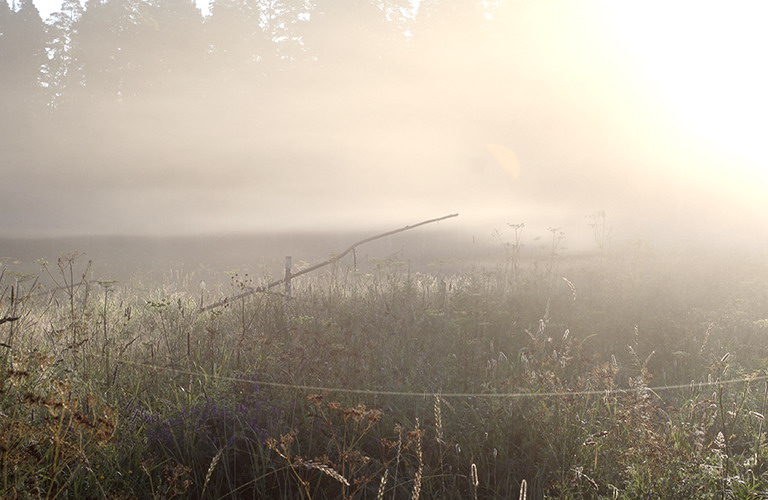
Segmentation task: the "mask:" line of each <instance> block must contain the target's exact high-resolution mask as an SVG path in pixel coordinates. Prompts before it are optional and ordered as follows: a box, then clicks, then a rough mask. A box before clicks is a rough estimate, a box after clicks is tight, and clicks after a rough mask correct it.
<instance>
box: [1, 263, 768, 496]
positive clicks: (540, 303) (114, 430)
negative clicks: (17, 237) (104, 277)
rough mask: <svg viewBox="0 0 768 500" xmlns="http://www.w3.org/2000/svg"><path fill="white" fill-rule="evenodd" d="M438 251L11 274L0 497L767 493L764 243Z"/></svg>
mask: <svg viewBox="0 0 768 500" xmlns="http://www.w3.org/2000/svg"><path fill="white" fill-rule="evenodd" d="M433 271H434V272H430V273H417V272H412V271H411V270H410V269H409V266H408V265H407V264H405V263H402V262H396V261H386V262H382V263H379V264H378V265H376V266H374V268H373V269H372V270H371V272H369V273H365V274H363V273H356V272H353V271H351V270H350V269H349V266H348V265H347V263H344V264H343V265H338V266H337V267H334V268H327V269H325V270H321V271H318V272H317V273H316V274H313V275H308V277H302V278H300V279H297V280H295V282H294V283H293V298H292V299H291V300H288V299H286V298H285V297H283V296H281V295H279V294H257V295H253V296H251V297H248V298H245V299H242V300H240V301H237V302H235V303H233V304H230V305H228V306H227V307H224V308H220V309H215V310H211V311H207V312H202V313H201V312H199V309H200V306H201V305H205V304H209V303H211V302H213V301H215V300H217V299H219V298H220V297H221V296H223V295H229V294H232V293H236V292H237V291H239V290H241V289H244V288H247V287H249V286H252V285H254V284H258V283H252V282H251V281H250V280H251V278H249V277H247V276H238V275H233V276H232V279H231V282H230V283H228V284H227V285H226V286H223V287H219V288H217V287H213V286H208V287H204V286H202V285H201V283H200V282H199V280H197V279H196V278H195V276H194V275H193V274H187V275H181V274H180V273H176V274H173V273H172V276H165V277H163V278H162V279H160V278H158V280H157V282H156V283H141V282H138V281H136V282H131V283H116V282H106V281H97V280H95V279H93V277H92V276H90V272H89V270H88V264H87V262H84V261H83V260H82V259H78V258H77V257H76V256H74V255H70V256H64V257H63V258H62V259H61V260H60V261H59V262H58V264H52V265H46V266H45V267H44V268H43V270H42V273H41V277H40V280H38V279H36V278H34V277H30V276H22V275H17V274H14V273H12V272H10V271H6V272H4V273H3V274H2V276H1V277H0V318H5V319H6V321H5V322H4V323H2V324H0V342H2V346H0V355H2V359H3V362H4V367H3V370H2V373H0V390H1V391H2V392H1V393H0V463H1V466H0V467H1V469H2V470H1V474H2V477H0V491H1V492H2V494H0V497H2V498H110V499H112V498H123V499H130V498H141V499H144V498H153V499H170V498H193V499H197V498H286V499H288V498H291V499H293V498H315V499H321V498H355V499H400V498H404V499H405V498H407V499H417V498H445V499H450V498H456V499H459V498H461V499H466V498H470V499H471V498H611V499H617V498H681V499H682V498H764V497H765V495H766V492H768V450H767V449H766V446H765V444H766V443H765V440H766V437H765V434H766V433H765V417H764V415H765V413H766V402H767V400H768V383H767V381H766V378H765V375H766V373H767V372H766V366H767V365H766V360H767V359H768V266H766V262H765V261H764V260H763V261H754V260H748V259H740V258H736V257H733V258H728V259H715V258H703V257H702V258H692V257H681V256H678V257H675V256H666V257H663V258H661V257H658V256H653V255H650V254H641V253H637V252H635V253H628V254H625V255H622V256H605V257H593V258H585V259H575V258H574V259H571V260H566V261H559V262H558V261H556V259H555V258H554V255H553V256H552V258H551V259H547V258H543V259H542V260H541V261H531V262H525V263H518V262H517V261H515V262H514V263H510V262H507V263H506V265H500V266H498V267H494V268H492V269H489V270H483V269H479V268H475V269H468V270H466V271H463V272H461V273H455V274H454V273H448V272H446V271H441V270H440V268H439V267H436V268H435V269H434V270H433ZM81 277H82V278H83V279H82V280H81ZM55 282H58V284H59V285H61V286H62V287H63V288H59V289H55V285H54V283H55ZM42 283H48V284H46V285H43V284H42ZM16 318H17V319H16ZM670 386H672V387H670ZM322 388H326V389H322ZM332 388H335V389H360V390H363V392H345V391H336V390H331V389H332ZM574 392H577V393H578V394H572V393H574ZM456 393H461V394H460V395H457V394H456Z"/></svg>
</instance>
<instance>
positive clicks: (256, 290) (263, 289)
mask: <svg viewBox="0 0 768 500" xmlns="http://www.w3.org/2000/svg"><path fill="white" fill-rule="evenodd" d="M458 216H459V214H451V215H445V216H443V217H438V218H437V219H430V220H425V221H424V222H419V223H418V224H413V225H410V226H405V227H401V228H400V229H395V230H393V231H388V232H386V233H382V234H378V235H376V236H371V237H370V238H366V239H364V240H360V241H358V242H357V243H355V244H353V245H351V246H350V247H349V248H347V249H346V250H344V251H343V252H341V253H340V254H337V255H334V256H333V257H331V258H330V259H328V260H325V261H323V262H320V263H319V264H315V265H314V266H310V267H308V268H306V269H302V270H301V271H298V272H296V273H293V274H291V275H290V277H288V278H283V279H279V280H277V281H273V282H271V283H268V284H266V285H263V286H260V287H257V288H251V289H249V290H246V291H244V292H242V293H239V294H237V295H232V296H231V297H227V298H225V299H223V300H220V301H219V302H216V303H214V304H211V305H208V306H205V307H203V308H201V309H200V312H205V311H209V310H211V309H216V308H217V307H222V306H225V305H227V304H229V303H230V302H232V301H235V300H238V299H242V298H243V297H248V296H250V295H253V294H255V293H263V292H266V291H267V290H269V289H270V288H274V287H276V286H279V285H281V284H283V283H285V282H286V280H289V279H290V280H292V279H293V278H296V277H298V276H301V275H302V274H307V273H311V272H312V271H316V270H318V269H320V268H321V267H325V266H327V265H329V264H333V263H334V262H337V261H338V260H340V259H342V258H344V256H346V255H347V254H348V253H349V252H351V251H352V250H354V249H355V248H357V247H359V246H360V245H363V244H365V243H369V242H371V241H374V240H378V239H380V238H386V237H387V236H392V235H393V234H397V233H402V232H403V231H408V230H410V229H415V228H417V227H420V226H425V225H427V224H432V223H433V222H440V221H443V220H446V219H450V218H453V217H458Z"/></svg>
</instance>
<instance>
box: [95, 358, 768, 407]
mask: <svg viewBox="0 0 768 500" xmlns="http://www.w3.org/2000/svg"><path fill="white" fill-rule="evenodd" d="M96 357H100V355H98V354H97V355H96ZM114 362H115V363H118V364H122V365H127V366H135V367H140V368H150V369H154V370H162V371H168V372H173V373H177V374H179V375H189V376H196V377H202V378H211V379H216V380H223V381H228V382H237V383H250V384H254V385H260V386H264V387H276V388H281V389H293V390H297V391H306V392H318V393H323V392H333V393H342V394H359V395H366V396H393V397H423V398H435V397H440V398H457V399H460V398H464V399H469V398H478V399H479V398H483V399H524V398H525V399H529V398H559V397H587V396H606V395H611V394H637V393H643V392H651V393H659V392H666V391H676V390H683V389H690V390H694V389H696V388H698V389H702V388H704V387H712V386H724V385H736V384H749V383H753V382H760V381H768V375H759V376H755V377H744V378H738V379H728V380H719V379H716V380H712V381H707V382H690V383H687V384H672V385H660V386H655V387H642V386H641V387H628V388H616V389H601V390H585V391H543V392H506V393H487V392H477V393H475V392H442V391H438V392H434V391H424V392H418V391H391V390H375V389H353V388H346V387H328V386H320V385H305V384H289V383H284V382H270V381H266V380H257V379H249V378H240V377H232V376H226V375H215V374H208V373H204V372H197V371H193V370H185V369H182V368H175V367H172V366H160V365H155V364H150V363H141V362H136V361H128V360H114Z"/></svg>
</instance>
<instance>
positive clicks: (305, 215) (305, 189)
mask: <svg viewBox="0 0 768 500" xmlns="http://www.w3.org/2000/svg"><path fill="white" fill-rule="evenodd" d="M36 5H37V9H40V10H41V11H43V12H44V13H45V14H47V13H48V12H49V11H51V9H53V8H54V7H51V5H50V4H46V3H42V2H36ZM17 8H18V9H19V10H18V12H17V13H12V12H11V9H6V8H5V4H4V3H2V0H0V33H2V36H0V78H2V82H3V83H2V88H3V91H2V96H1V97H0V101H1V102H0V106H1V107H2V108H1V109H0V116H2V118H0V129H1V130H0V151H2V153H0V154H1V155H2V156H1V157H0V161H1V163H0V168H2V182H0V235H2V236H5V237H29V236H35V237H40V236H70V235H99V234H133V235H157V234H205V233H235V232H251V231H317V230H325V229H329V230H339V229H344V230H361V229H362V230H369V229H370V230H377V229H379V228H385V229H386V228H389V227H396V226H399V225H402V224H405V223H409V222H417V221H419V220H422V219H425V218H429V217H434V216H439V215H444V214H447V213H453V212H459V213H461V218H460V219H459V221H456V222H452V224H455V225H456V227H457V228H459V229H465V230H470V229H471V230H472V231H480V232H482V234H488V233H489V232H490V231H491V230H492V229H494V228H498V227H504V226H505V224H506V223H507V222H512V223H517V222H525V223H526V226H527V227H530V228H534V229H532V231H534V232H538V233H537V234H546V227H547V226H560V227H563V228H564V230H565V231H566V232H569V233H571V234H574V233H584V234H586V236H587V237H589V234H588V232H589V228H588V227H587V221H586V220H585V215H587V214H590V213H593V212H594V211H595V210H598V209H604V210H606V211H607V213H608V215H609V218H610V220H611V222H612V224H613V225H614V227H615V233H614V238H615V239H616V240H620V241H626V240H629V239H645V240H654V239H656V240H660V241H672V240H686V241H696V242H712V241H723V240H730V239H734V240H735V241H744V242H747V241H754V239H755V238H757V239H759V240H760V241H764V239H765V234H764V233H765V231H762V230H760V229H759V228H761V227H762V217H763V214H764V213H765V211H766V209H768V202H766V197H765V196H764V192H765V188H766V186H768V173H766V172H767V171H768V169H766V166H767V165H766V158H768V156H766V153H765V149H764V145H763V142H764V137H765V136H766V125H765V119H764V117H765V116H766V113H768V100H767V99H766V95H765V90H764V89H765V88H768V85H766V84H768V81H767V80H768V77H767V76H766V73H765V70H764V68H763V65H760V64H759V63H758V61H759V60H760V52H761V50H762V48H763V47H765V46H766V43H768V33H766V32H765V30H764V29H763V28H762V27H761V26H760V25H759V22H760V21H761V20H762V19H765V15H766V14H768V12H767V10H768V7H765V6H764V5H762V4H758V3H740V4H738V5H730V6H725V5H724V4H701V3H695V2H677V3H675V4H674V5H669V4H667V3H662V2H644V3H643V4H642V5H636V6H629V5H628V4H624V3H616V2H609V1H596V0H595V1H588V2H561V3H545V2H532V1H531V2H526V1H523V2H513V1H498V2H451V1H437V0H432V1H426V0H425V1H422V2H417V3H415V4H414V5H411V2H409V1H405V0H402V1H397V0H386V1H377V2H359V1H345V2H343V1H338V0H319V1H316V2H305V1H296V0H284V1H266V0H261V1H258V2H245V1H242V2H241V1H238V0H214V1H213V2H212V3H211V9H210V13H211V14H210V15H205V16H204V15H202V13H201V12H200V10H199V9H198V8H195V7H194V6H193V5H192V4H191V3H188V2H185V1H181V0H178V1H177V0H157V1H154V2H145V1H139V0H106V1H96V0H91V1H89V2H88V3H87V4H86V9H85V11H84V12H83V10H82V8H81V7H80V6H79V4H78V3H77V0H68V1H67V2H65V5H64V10H63V12H62V13H58V14H57V13H55V12H54V14H53V15H52V17H48V18H47V19H48V21H47V23H46V24H45V26H43V25H42V23H41V22H38V21H37V20H36V19H35V15H36V10H35V6H34V5H33V4H32V3H31V0H23V1H20V2H18V5H17ZM56 8H58V7H56ZM574 236H575V239H578V237H576V235H575V234H574Z"/></svg>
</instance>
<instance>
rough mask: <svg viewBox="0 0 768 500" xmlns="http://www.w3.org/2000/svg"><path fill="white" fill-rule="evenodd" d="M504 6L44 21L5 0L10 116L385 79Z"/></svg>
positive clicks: (166, 12)
mask: <svg viewBox="0 0 768 500" xmlns="http://www.w3.org/2000/svg"><path fill="white" fill-rule="evenodd" d="M482 4H486V3H485V2H482ZM492 10H493V9H492V8H491V7H488V6H487V5H486V6H485V7H483V6H482V5H481V3H480V2H477V3H475V4H473V3H472V2H464V1H460V2H457V1H455V0H442V1H441V0H433V1H423V2H421V4H420V6H419V7H418V8H417V9H414V7H413V6H412V5H411V2H410V1H408V0H376V1H373V0H318V1H308V0H212V1H211V4H210V14H208V15H204V14H203V13H202V12H201V11H200V9H198V8H197V7H196V6H195V4H194V2H192V1H190V0H87V2H86V4H85V6H82V5H81V4H80V2H79V1H78V0H64V2H63V4H62V6H61V9H60V10H59V11H58V12H55V13H53V14H52V15H51V16H50V17H49V18H48V19H47V20H45V21H43V20H42V19H41V18H40V14H39V11H38V10H37V8H36V7H35V5H34V3H33V1H32V0H20V2H19V3H18V6H17V8H16V10H15V11H14V10H13V9H12V8H11V7H10V6H9V5H8V4H7V3H6V2H5V0H3V1H0V78H2V80H1V83H0V88H2V96H1V97H0V99H1V100H2V112H3V116H4V117H5V118H4V119H3V123H4V124H8V123H9V121H10V120H8V117H11V116H13V117H15V118H16V119H24V117H29V116H31V115H32V114H34V113H39V112H41V111H48V112H50V111H51V110H55V111H56V112H57V113H67V112H72V111H73V110H77V112H78V113H81V112H83V110H84V109H87V108H93V109H96V110H98V112H100V113H104V112H106V111H108V110H109V109H110V108H115V107H119V108H122V109H123V111H125V110H127V109H130V108H131V107H135V106H137V105H139V106H146V105H148V104H151V105H152V106H167V105H168V103H167V102H166V103H163V102H162V101H165V100H166V99H181V100H184V101H187V102H188V100H189V99H192V100H194V102H196V103H197V105H198V106H199V105H205V104H204V103H206V102H207V103H210V102H211V101H212V100H213V101H216V105H217V106H218V105H221V104H222V101H232V100H234V101H235V102H237V100H238V97H242V94H243V93H245V94H247V95H249V96H254V95H257V94H258V91H259V90H260V89H261V90H273V91H277V92H279V93H285V90H286V86H289V87H290V86H296V87H298V88H299V89H301V88H303V87H310V88H315V89H320V90H323V89H325V90H332V89H334V88H337V89H338V88H339V87H348V88H363V87H380V86H381V85H382V82H386V81H387V80H389V79H393V78H394V79H397V78H398V77H401V76H402V74H398V73H400V72H403V71H409V70H414V69H415V68H413V67H411V68H409V67H408V65H418V64H429V61H428V57H431V56H432V49H433V48H434V47H437V46H440V45H441V44H442V42H441V41H440V40H439V38H441V37H445V36H448V37H465V36H466V34H467V30H468V29H469V28H470V27H471V25H472V24H475V25H476V27H477V25H479V24H489V23H487V22H486V21H487V19H486V18H487V17H488V16H489V14H490V12H491V11H492ZM457 21H459V22H457ZM446 26H451V29H444V27H446ZM457 30H460V32H459V31H457ZM451 31H453V32H451ZM468 41H469V42H470V43H471V37H469V38H468ZM420 50H423V52H424V54H423V55H425V56H426V59H420V57H419V52H420ZM427 52H429V54H427ZM402 65H405V66H402ZM17 125H18V124H17Z"/></svg>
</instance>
